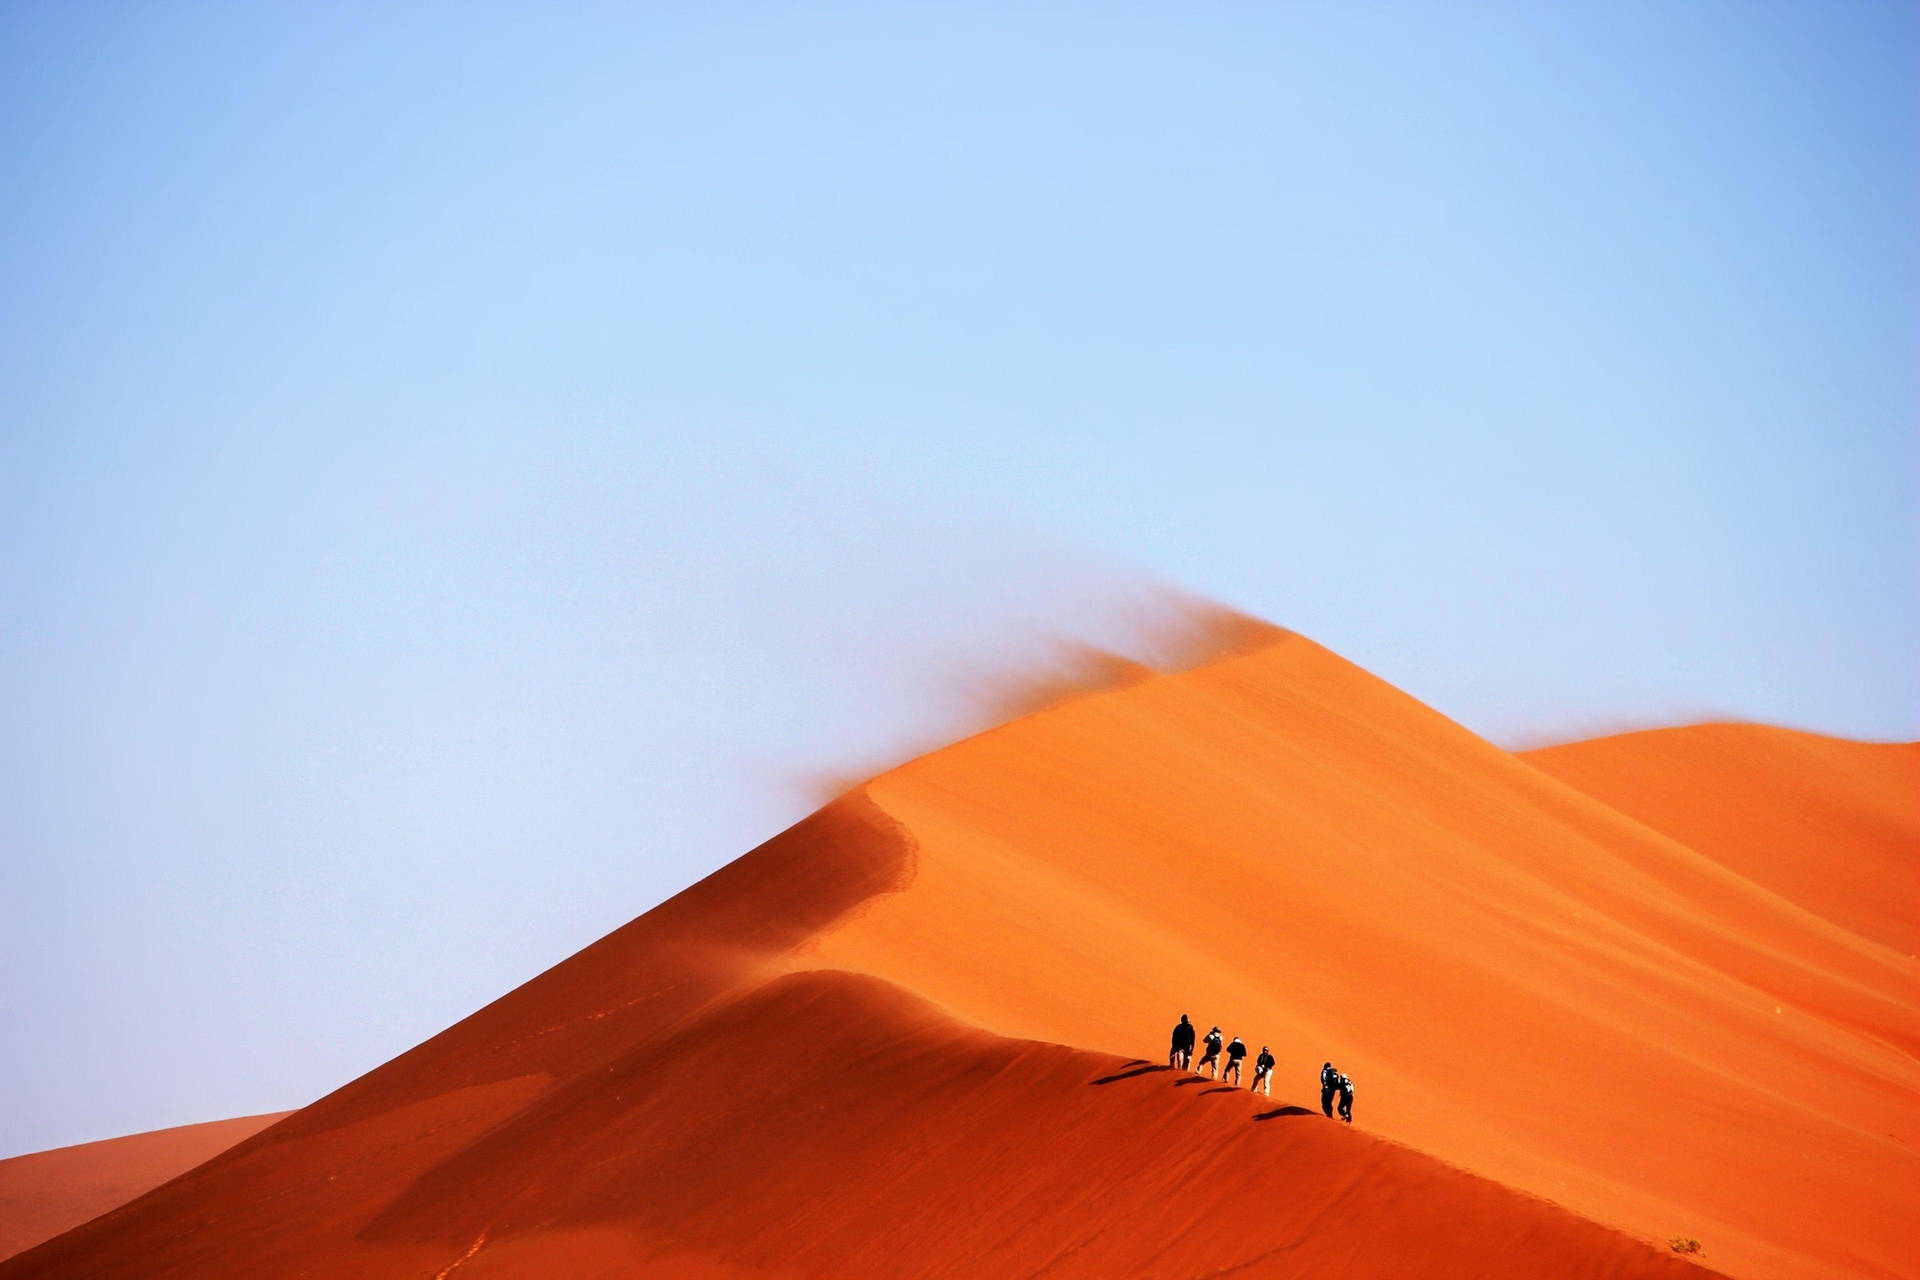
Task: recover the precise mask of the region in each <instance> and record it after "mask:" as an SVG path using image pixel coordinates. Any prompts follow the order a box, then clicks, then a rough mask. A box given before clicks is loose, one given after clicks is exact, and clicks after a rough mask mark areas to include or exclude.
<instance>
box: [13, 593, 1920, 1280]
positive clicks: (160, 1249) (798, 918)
mask: <svg viewBox="0 0 1920 1280" xmlns="http://www.w3.org/2000/svg"><path fill="white" fill-rule="evenodd" d="M1689 732H1693V731H1689ZM1723 747H1724V749H1723ZM1689 769H1695V770H1696V771H1697V772H1696V774H1695V775H1694V776H1695V777H1696V778H1697V779H1698V781H1696V782H1695V783H1693V784H1692V785H1687V784H1686V783H1685V782H1684V779H1685V777H1686V775H1687V770H1689ZM1648 777H1652V778H1655V779H1657V780H1658V781H1660V783H1661V784H1662V785H1661V786H1659V787H1652V786H1647V785H1643V782H1644V780H1645V779H1646V778H1648ZM1783 780H1785V782H1783ZM1786 783H1791V785H1786ZM1917 783H1920V755H1916V748H1914V747H1912V746H1892V747H1879V746H1864V747H1863V746H1860V745H1859V744H1833V743H1831V742H1830V741H1829V740H1825V739H1816V738H1810V737H1807V736H1805V735H1793V734H1781V733H1778V732H1776V731H1770V730H1759V729H1748V728H1744V727H1739V726H1731V727H1729V726H1716V727H1712V728H1711V729H1703V730H1700V731H1697V732H1695V733H1694V738H1693V739H1684V738H1683V739H1682V740H1676V741H1670V740H1669V738H1668V737H1666V736H1663V735H1659V734H1653V735H1629V736H1627V737H1624V738H1616V739H1608V740H1603V741H1602V742H1600V743H1591V744H1575V745H1574V746H1570V747H1565V748H1555V749H1551V750H1548V751H1544V752H1538V753H1530V754H1527V755H1515V754H1513V753H1509V752H1506V751H1503V750H1501V749H1499V748H1497V747H1495V746H1493V745H1491V744H1489V743H1487V742H1486V741H1484V740H1482V739H1480V738H1478V737H1476V736H1475V735H1473V734H1472V733H1470V732H1468V731H1467V730H1465V729H1463V728H1461V727H1460V726H1458V725H1456V724H1454V723H1452V722H1450V721H1448V720H1447V719H1445V718H1444V717H1443V716H1441V715H1439V714H1438V713H1436V712H1434V711H1432V710H1431V709H1429V708H1426V707H1424V706H1422V705H1421V704H1419V703H1418V702H1416V701H1414V700H1413V699H1411V698H1409V697H1407V696H1406V695H1404V694H1402V693H1400V692H1398V691H1397V690H1394V689H1393V688H1391V687H1390V686H1388V685H1386V684H1385V683H1383V682H1381V681H1379V680H1377V679H1375V678H1374V677H1372V676H1370V675H1368V674H1367V673H1365V672H1363V671H1361V670H1359V669H1358V668H1356V667H1354V666H1352V665H1351V664H1349V663H1347V662H1345V661H1343V660H1341V659H1340V658H1338V657H1336V656H1334V655H1333V654H1331V653H1329V652H1327V651H1326V650H1324V649H1322V648H1320V647H1319V646H1317V645H1314V644H1312V643H1311V642H1310V641H1307V640H1305V639H1303V638H1301V637H1298V636H1293V635H1289V634H1286V633H1282V632H1279V631H1273V630H1268V631H1263V632H1261V633H1259V634H1258V635H1257V636H1255V637H1254V638H1253V639H1252V640H1250V641H1249V643H1248V644H1247V645H1246V646H1245V647H1244V648H1243V649H1242V650H1241V651H1238V652H1236V653H1234V654H1231V655H1229V656H1227V657H1224V658H1221V659H1218V660H1216V661H1212V662H1209V663H1207V664H1206V665H1204V666H1201V667H1199V668H1196V669H1194V670H1190V671H1186V672H1182V673H1177V674H1171V675H1165V674H1157V673H1151V672H1145V671H1141V672H1136V673H1133V675H1132V678H1130V679H1127V680H1125V681H1123V682H1122V683H1121V684H1120V685H1119V686H1117V687H1114V688H1111V689H1107V690H1103V691H1099V692H1094V693H1088V694H1083V695H1080V696H1076V697H1072V698H1069V699H1068V700H1066V701H1064V702H1061V703H1059V704H1057V705H1054V706H1050V707H1048V708H1045V709H1043V710H1040V711H1038V712H1035V713H1033V714H1030V715H1027V716H1024V717H1022V718H1020V719H1018V720H1015V721H1013V722H1011V723H1009V724H1006V725H1003V726H1002V727H1000V728H998V729H995V730H993V731H990V732H988V733H985V734H982V735H980V736H978V737H975V738H971V739H968V740H966V741H964V742H961V743H958V744H956V745H954V746H951V747H948V748H945V749H943V750H940V751H937V752H934V753H932V754H930V755H928V756H924V757H922V758H920V759H918V760H915V761H913V762H910V763H908V764H906V765H904V766H902V767H900V768H897V769H894V770H892V771H890V772H888V773H886V774H883V775H882V776H880V777H878V778H876V779H874V780H873V781H871V782H869V783H867V784H866V785H864V786H862V787H860V788H857V789H855V790H854V791H852V792H850V793H848V794H847V795H845V796H843V797H841V798H840V799H838V800H836V801H834V802H833V803H832V804H830V805H828V806H827V807H826V808H825V809H823V810H822V811H821V812H819V813H817V814H815V815H814V816H813V817H811V818H809V819H807V820H806V821H804V822H802V823H800V824H798V825H797V826H795V827H794V828H792V829H790V830H789V831H787V832H785V833H783V834H781V835H780V836H777V837H775V838H774V839H773V840H771V841H769V842H768V843H767V844H765V845H763V846H761V847H760V848H759V849H756V850H754V851H753V852H752V853H750V854H748V855H746V856H745V857H742V858H740V859H739V860H737V861H736V862H734V863H732V864H730V865H729V866H727V867H725V868H723V869H722V870H721V871H719V872H717V873H715V874H714V875H713V876H711V877H709V878H708V879H706V880H704V881H702V882H701V883H700V884H698V885H695V886H693V887H692V888H690V889H688V890H687V891H685V892H684V893H682V894H680V895H679V896H677V897H675V898H674V899H672V900H670V901H669V902H667V903H664V904H662V905H661V906H659V907H657V908H655V909H654V910H653V911H650V912H648V913H647V914H646V915H644V916H642V917H641V918H640V919H638V920H636V921H635V922H633V923H632V924H630V925H628V926H626V927H625V928H623V929H621V930H618V931H616V932H615V933H613V934H611V935H609V936H608V937H607V938H605V939H602V940H601V941H600V942H598V943H596V944H594V945H593V946H591V947H589V948H587V949H586V950H585V951H582V952H581V953H579V954H578V955H576V956H575V957H573V958H572V959H570V960H568V961H566V962H565V963H563V964H561V965H559V966H557V967H555V968H554V969H552V970H549V971H548V972H547V973H545V974H543V975H541V976H540V977H538V978H536V979H534V980H533V981H531V982H529V983H527V984H526V985H525V986H522V987H521V988H519V989H518V990H516V991H514V992H512V993H511V994H509V995H507V996H505V997H503V998H502V999H501V1000H499V1001H496V1002H495V1003H494V1004H492V1005H490V1006H488V1007H487V1008H485V1009H483V1010H481V1011H480V1012H478V1013H476V1014H474V1015H473V1016H472V1017H470V1018H468V1019H466V1020H465V1021H463V1022H461V1023H459V1024H457V1025H456V1026H454V1027H452V1028H450V1029H449V1030H447V1031H445V1032H443V1033H442V1034H440V1035H439V1036H437V1037H435V1038H434V1039H432V1040H429V1041H427V1042H426V1043H425V1044H423V1045H421V1046H419V1047H418V1048H416V1049H414V1050H412V1051H410V1052H409V1053H407V1054H404V1055H402V1056H401V1057H400V1058H397V1059H395V1060H394V1061H393V1062H390V1063H388V1064H386V1065H385V1066H383V1067H381V1068H379V1069H377V1070H375V1071H373V1072H371V1073H369V1074H368V1075H366V1076H364V1077H362V1078H361V1079H359V1080H357V1081H354V1082H353V1083H352V1084H349V1085H348V1086H346V1087H345V1088H343V1089H341V1090H339V1091H338V1092H336V1093H334V1094H332V1095H330V1096H329V1097H327V1098H324V1099H322V1100H321V1101H319V1102H317V1103H315V1104H313V1105H312V1106H310V1107H308V1108H306V1109H305V1110H303V1111H301V1112H298V1113H296V1114H294V1115H293V1116H291V1117H289V1118H287V1119H286V1120H283V1121H281V1122H280V1123H278V1124H276V1125H274V1126H272V1127H271V1128H269V1129H267V1130H265V1131H264V1132H262V1133H260V1134H258V1135H256V1136H254V1137H252V1138H250V1139H248V1140H247V1141H245V1142H243V1143H241V1144H240V1145H239V1146H237V1147H235V1148H233V1149H232V1150H230V1151H228V1152H226V1153H224V1154H222V1155H220V1156H218V1157H216V1158H215V1159H213V1160H211V1161H210V1162H208V1163H207V1164H206V1165H204V1166H202V1167H201V1168H199V1169H197V1170H195V1171H193V1172H192V1173H191V1174H189V1175H188V1176H186V1177H183V1178H180V1179H177V1180H175V1181H174V1182H171V1183H169V1184H168V1185H166V1186H164V1187H161V1188H159V1189H157V1190H155V1191H153V1192H151V1193H149V1194H147V1195H145V1196H143V1197H141V1198H140V1199H138V1200H136V1201H134V1202H133V1203H131V1204H129V1205H126V1206H125V1207H123V1208H121V1209H119V1210H117V1211H116V1212H113V1213H110V1214H107V1215H106V1216H104V1217H102V1218H99V1219H96V1220H94V1221H93V1222H90V1223H88V1224H86V1225H85V1226H83V1227H80V1228H79V1229H77V1230H74V1231H72V1232H69V1233H67V1234H66V1235H64V1236H62V1237H61V1238H59V1239H57V1240H54V1241H51V1242H49V1243H47V1244H45V1245H43V1246H41V1247H40V1248H38V1249H35V1250H33V1251H31V1252H29V1253H27V1254H24V1255H22V1256H20V1257H18V1258H15V1259H14V1260H12V1261H11V1262H9V1263H0V1277H4V1278H5V1280H18V1278H20V1277H28V1276H33V1277H41V1276H46V1277H53V1276H62V1277H80V1276H87V1277H113V1276H180V1277H186V1276H193V1277H220V1276H284V1275H294V1274H301V1273H303V1272H304V1273H308V1274H325V1275H329V1276H342V1277H353V1276H369V1277H371V1276H392V1275H418V1276H422V1277H432V1278H434V1280H447V1277H450V1276H454V1275H458V1276H460V1277H461V1278H462V1280H477V1278H483V1277H508V1276H514V1277H534V1276H543V1275H558V1274H565V1275H569V1276H581V1277H589V1276H605V1277H615V1276H693V1277H714V1278H719V1277H735V1276H762V1277H764V1276H775V1277H813V1276H820V1277H826V1276H875V1277H883V1276H886V1277H891V1276H1000V1275H1009V1276H1012V1275H1018V1276H1028V1275H1046V1276H1049V1277H1071V1276H1086V1277H1096V1276H1098V1277H1106V1276H1116V1275H1140V1276H1167V1277H1189V1276H1201V1275H1219V1274H1234V1275H1247V1276H1256V1275H1271V1276H1360V1277H1367V1276H1378V1277H1388V1276H1394V1277H1405V1276H1455V1275H1457V1276H1481V1277H1502V1276H1512V1277H1521V1276H1529V1277H1532V1276H1556V1275H1565V1276H1612V1275H1622V1276H1624V1275H1668V1274H1672V1275H1680V1274H1702V1272H1701V1271H1700V1270H1699V1269H1698V1268H1696V1267H1695V1266H1693V1265H1692V1264H1690V1263H1688V1262H1686V1261H1683V1260H1680V1259H1678V1258H1676V1257H1674V1256H1673V1255H1672V1254H1671V1253H1669V1252H1668V1251H1667V1250H1666V1249H1665V1247H1664V1245H1663V1244H1662V1243H1661V1242H1663V1241H1664V1240H1665V1239H1667V1238H1668V1237H1672V1236H1691V1237H1697V1238H1698V1239H1699V1240H1701V1241H1702V1242H1703V1243H1704V1244H1705V1246H1706V1248H1705V1252H1704V1254H1703V1255H1701V1258H1700V1261H1701V1262H1702V1263H1704V1264H1705V1265H1706V1266H1709V1267H1712V1268H1714V1269H1715V1270H1717V1271H1719V1272H1722V1273H1725V1274H1729V1275H1734V1276H1741V1277H1755V1278H1756V1280H1757V1278H1758V1277H1763V1276H1769V1277H1771V1276H1778V1277H1840V1276H1848V1277H1879V1276H1901V1275H1914V1274H1916V1257H1917V1250H1920V1158H1917V1157H1916V1141H1920V1133H1917V1132H1916V1128H1917V1120H1916V1117H1917V1115H1920V1111H1917V1109H1916V1103H1917V1102H1920V1095H1917V1093H1916V1091H1917V1090H1920V1064H1916V1060H1915V1056H1914V1050H1915V1040H1916V1026H1917V1024H1916V1018H1915V1013H1916V994H1917V992H1920V965H1917V964H1916V961H1915V960H1914V958H1913V956H1912V955H1911V954H1910V950H1909V949H1903V948H1902V947H1901V946H1900V945H1898V941H1899V939H1900V938H1902V937H1903V936H1904V937H1910V936H1911V933H1910V931H1909V932H1908V933H1906V934H1902V933H1901V932H1900V931H1901V929H1902V928H1907V929H1909V930H1910V927H1911V921H1912V920H1913V918H1914V894H1915V877H1914V875H1913V870H1914V854H1915V850H1916V848H1920V785H1916V784H1917ZM1612 792H1620V793H1621V794H1610V793H1612ZM1809 792H1813V793H1817V797H1818V802H1817V804H1816V803H1815V802H1814V801H1813V800H1810V799H1809V795H1808V793H1809ZM1809 805H1813V806H1814V807H1813V809H1812V811H1811V813H1809ZM1821 806H1825V807H1824V808H1822V807H1821ZM1760 837H1766V839H1764V840H1763V841H1761V843H1760V845H1759V847H1758V848H1755V847H1754V844H1755V841H1756V840H1757V839H1759V838H1760ZM1736 846H1737V847H1736ZM1809 860H1811V861H1813V862H1814V865H1815V866H1816V867H1818V866H1821V865H1825V866H1829V867H1832V866H1844V867H1845V868H1847V869H1846V870H1845V871H1843V872H1838V873H1835V874H1827V875H1821V874H1818V873H1817V872H1813V873H1810V872H1809V871H1807V869H1806V867H1805V863H1806V862H1807V861H1809ZM1856 899H1863V900H1856ZM1903 922H1905V923H1903ZM1181 1012H1187V1013H1190V1014H1192V1016H1193V1018H1194V1021H1195V1022H1196V1023H1197V1024H1198V1025H1199V1027H1200V1029H1201V1030H1202V1031H1204V1030H1205V1029H1206V1027H1207V1026H1209V1025H1211V1024H1213V1023H1216V1022H1217V1023H1219V1024H1220V1025H1221V1026H1222V1027H1223V1028H1224V1029H1225V1031H1226V1032H1227V1033H1228V1034H1235V1033H1238V1034H1240V1035H1242V1036H1243V1037H1245V1038H1246V1040H1247V1042H1248V1044H1249V1045H1250V1046H1251V1047H1253V1048H1254V1049H1255V1051H1257V1049H1258V1046H1259V1045H1261V1044H1269V1045H1271V1046H1272V1048H1273V1051H1274V1053H1275V1055H1276V1057H1278V1058H1279V1060H1280V1064H1281V1065H1280V1068H1279V1070H1278V1072H1277V1075H1278V1079H1277V1081H1276V1088H1275V1092H1274V1096H1273V1098H1272V1099H1271V1100H1269V1099H1266V1098H1256V1097H1254V1096H1252V1095H1250V1094H1249V1093H1247V1092H1246V1091H1245V1090H1227V1089H1223V1088H1221V1087H1219V1086H1217V1085H1215V1084H1213V1083H1211V1082H1208V1081H1205V1080H1199V1079H1196V1078H1194V1077H1190V1076H1186V1075H1184V1074H1182V1073H1178V1072H1173V1071H1169V1070H1166V1069H1164V1068H1162V1067H1159V1066H1157V1063H1160V1062H1163V1061H1164V1055H1165V1052H1166V1037H1167V1032H1168V1029H1169V1028H1170V1027H1171V1024H1172V1023H1173V1021H1174V1020H1175V1018H1176V1017H1177V1016H1178V1015H1179V1014H1180V1013H1181ZM1326 1059H1331V1060H1332V1061H1334V1062H1335V1063H1336V1064H1337V1065H1339V1066H1340V1067H1341V1068H1342V1069H1344V1070H1346V1071H1347V1072H1349V1073H1350V1074H1351V1075H1352V1076H1353V1077H1354V1079H1355V1080H1356V1082H1357V1086H1358V1087H1357V1094H1356V1107H1355V1118H1356V1121H1357V1123H1356V1125H1355V1126H1354V1127H1353V1128H1352V1129H1348V1128H1346V1127H1343V1126H1340V1125H1337V1124H1334V1123H1330V1122H1328V1121H1327V1120H1325V1119H1323V1118H1322V1117H1320V1116H1319V1115H1318V1114H1317V1101H1318V1099H1317V1080H1316V1078H1317V1073H1318V1070H1319V1066H1320V1063H1321V1062H1322V1061H1323V1060H1326Z"/></svg>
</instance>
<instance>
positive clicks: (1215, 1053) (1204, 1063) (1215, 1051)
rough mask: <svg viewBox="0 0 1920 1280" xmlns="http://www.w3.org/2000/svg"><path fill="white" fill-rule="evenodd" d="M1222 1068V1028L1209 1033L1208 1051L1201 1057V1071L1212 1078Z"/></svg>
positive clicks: (1216, 1028)
mask: <svg viewBox="0 0 1920 1280" xmlns="http://www.w3.org/2000/svg"><path fill="white" fill-rule="evenodd" d="M1219 1066H1220V1028H1218V1027H1215V1028H1214V1029H1213V1030H1211V1031H1209V1032H1207V1051H1206V1052H1205V1053H1203V1054H1201V1055H1200V1070H1203V1071H1205V1072H1206V1073H1207V1075H1208V1076H1212V1075H1213V1073H1214V1071H1215V1070H1216V1069H1217V1068H1218V1067H1219Z"/></svg>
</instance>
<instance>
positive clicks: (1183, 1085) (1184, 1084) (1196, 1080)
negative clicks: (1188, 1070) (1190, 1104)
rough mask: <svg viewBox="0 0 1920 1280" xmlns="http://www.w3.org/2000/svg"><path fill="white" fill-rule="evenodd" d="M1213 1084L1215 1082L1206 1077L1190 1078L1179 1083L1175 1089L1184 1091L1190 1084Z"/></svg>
mask: <svg viewBox="0 0 1920 1280" xmlns="http://www.w3.org/2000/svg"><path fill="white" fill-rule="evenodd" d="M1212 1083H1213V1081H1212V1080H1210V1079H1208V1078H1207V1077H1206V1076H1190V1077H1188V1078H1187V1079H1185V1080H1181V1081H1179V1082H1178V1083H1176V1084H1175V1085H1174V1086H1173V1087H1174V1088H1176V1089H1184V1088H1186V1087H1187V1086H1188V1085H1190V1084H1212Z"/></svg>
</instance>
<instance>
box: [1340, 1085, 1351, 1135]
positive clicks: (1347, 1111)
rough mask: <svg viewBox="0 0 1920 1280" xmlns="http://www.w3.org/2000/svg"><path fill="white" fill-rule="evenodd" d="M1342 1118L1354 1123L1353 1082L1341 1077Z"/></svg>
mask: <svg viewBox="0 0 1920 1280" xmlns="http://www.w3.org/2000/svg"><path fill="white" fill-rule="evenodd" d="M1340 1118H1341V1119H1342V1120H1344V1121H1346V1122H1347V1123H1348V1124H1352V1123H1353V1081H1351V1080H1349V1079H1347V1078H1346V1077H1345V1076H1341V1077H1340Z"/></svg>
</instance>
